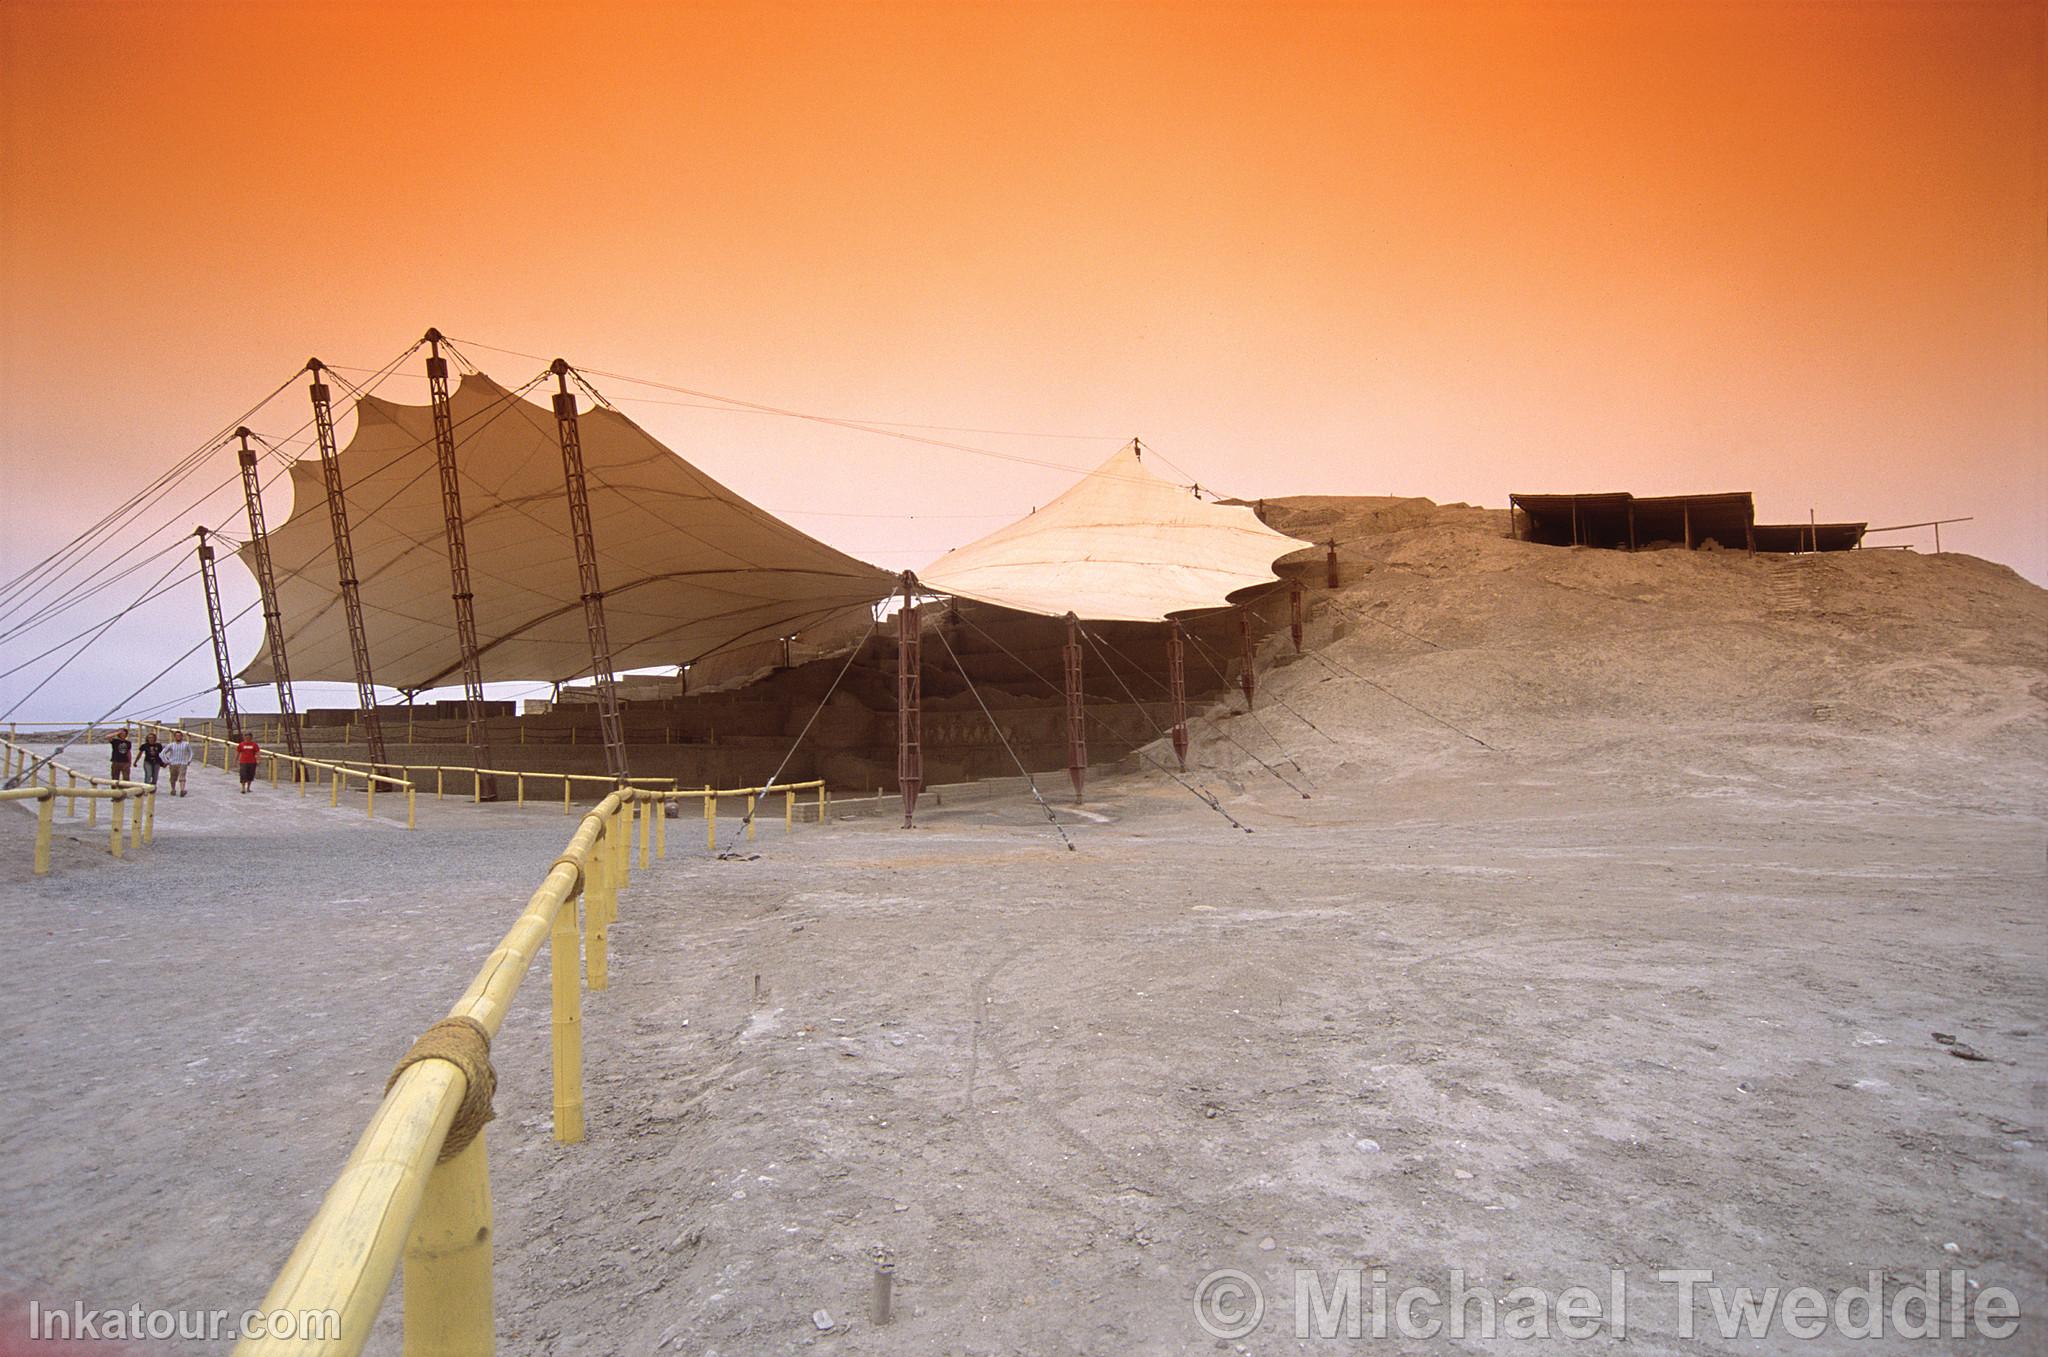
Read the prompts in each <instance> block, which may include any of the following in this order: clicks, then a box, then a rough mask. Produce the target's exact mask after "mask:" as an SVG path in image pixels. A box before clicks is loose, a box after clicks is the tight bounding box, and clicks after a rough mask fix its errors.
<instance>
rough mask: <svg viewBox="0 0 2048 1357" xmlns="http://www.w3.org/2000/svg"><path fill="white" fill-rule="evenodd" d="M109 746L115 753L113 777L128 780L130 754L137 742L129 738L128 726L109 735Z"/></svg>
mask: <svg viewBox="0 0 2048 1357" xmlns="http://www.w3.org/2000/svg"><path fill="white" fill-rule="evenodd" d="M107 748H108V750H109V751H110V752H111V753H112V754H113V765H114V771H113V778H114V780H115V781H116V782H126V781H127V780H128V761H129V756H130V755H131V754H133V753H134V750H135V744H134V742H133V741H132V740H130V739H129V738H128V727H126V726H123V727H121V728H120V729H119V730H117V731H115V732H114V733H113V734H112V735H109V736H108V737H107Z"/></svg>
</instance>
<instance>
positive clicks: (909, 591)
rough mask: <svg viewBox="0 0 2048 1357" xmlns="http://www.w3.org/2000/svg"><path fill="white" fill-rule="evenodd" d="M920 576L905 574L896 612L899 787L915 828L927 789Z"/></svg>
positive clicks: (907, 817)
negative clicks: (918, 600)
mask: <svg viewBox="0 0 2048 1357" xmlns="http://www.w3.org/2000/svg"><path fill="white" fill-rule="evenodd" d="M916 590H917V577H916V576H915V575H913V574H911V573H910V572H909V571H908V570H906V571H904V572H903V606H902V607H901V608H900V609H898V610H897V612H896V788H897V790H898V791H900V792H902V793H903V827H904V828H905V829H909V828H910V827H911V821H912V818H913V817H914V816H915V814H916V812H917V794H918V793H919V792H920V791H922V790H924V676H923V674H922V673H921V672H920V671H921V669H922V667H923V663H924V634H923V632H922V631H920V630H919V628H918V619H917V607H916V605H915V604H914V603H913V602H912V600H913V599H914V598H915V597H916Z"/></svg>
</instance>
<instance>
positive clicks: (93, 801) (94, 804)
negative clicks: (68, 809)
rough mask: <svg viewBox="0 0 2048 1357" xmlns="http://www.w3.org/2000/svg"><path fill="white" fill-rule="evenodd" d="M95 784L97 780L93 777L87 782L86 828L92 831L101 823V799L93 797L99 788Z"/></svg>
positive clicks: (87, 779)
mask: <svg viewBox="0 0 2048 1357" xmlns="http://www.w3.org/2000/svg"><path fill="white" fill-rule="evenodd" d="M94 783H95V779H93V778H91V777H88V778H86V780H85V827H86V828H87V829H91V828H92V827H93V826H94V825H97V824H98V823H99V822H100V799H99V798H98V797H97V796H94V795H93V793H94V792H96V791H98V790H99V788H98V787H97V786H95V785H94Z"/></svg>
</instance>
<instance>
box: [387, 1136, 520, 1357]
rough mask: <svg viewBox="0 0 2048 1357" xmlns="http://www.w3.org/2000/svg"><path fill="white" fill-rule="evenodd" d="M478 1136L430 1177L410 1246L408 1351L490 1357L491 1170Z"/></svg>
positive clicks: (407, 1268) (493, 1337)
mask: <svg viewBox="0 0 2048 1357" xmlns="http://www.w3.org/2000/svg"><path fill="white" fill-rule="evenodd" d="M485 1140H486V1133H485V1132H482V1131H479V1132H478V1133H477V1137H476V1139H475V1140H472V1141H470V1142H469V1144H468V1145H467V1146H465V1147H464V1148H463V1150H462V1152H461V1153H460V1154H458V1155H456V1156H455V1157H454V1158H453V1159H450V1160H448V1161H447V1162H446V1163H443V1164H436V1165H435V1166H434V1168H433V1170H432V1171H431V1172H430V1173H429V1174H428V1175H427V1186H426V1191H425V1192H423V1193H422V1194H421V1195H420V1208H419V1214H418V1215H416V1216H414V1217H413V1222H412V1234H411V1236H410V1237H408V1238H407V1240H406V1243H405V1267H404V1269H403V1276H404V1287H405V1351H406V1352H408V1353H413V1354H422V1355H424V1354H428V1353H432V1354H435V1357H490V1354H491V1353H492V1352H494V1351H496V1344H497V1325H496V1323H495V1322H494V1320H493V1317H492V1295H491V1171H490V1167H489V1153H488V1151H487V1150H486V1149H485Z"/></svg>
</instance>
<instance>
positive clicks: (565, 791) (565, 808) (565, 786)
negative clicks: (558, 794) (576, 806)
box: [562, 775, 569, 815]
mask: <svg viewBox="0 0 2048 1357" xmlns="http://www.w3.org/2000/svg"><path fill="white" fill-rule="evenodd" d="M568 813H569V779H568V777H567V776H566V775H564V776H563V778H562V814H564V815H567V814H568Z"/></svg>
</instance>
